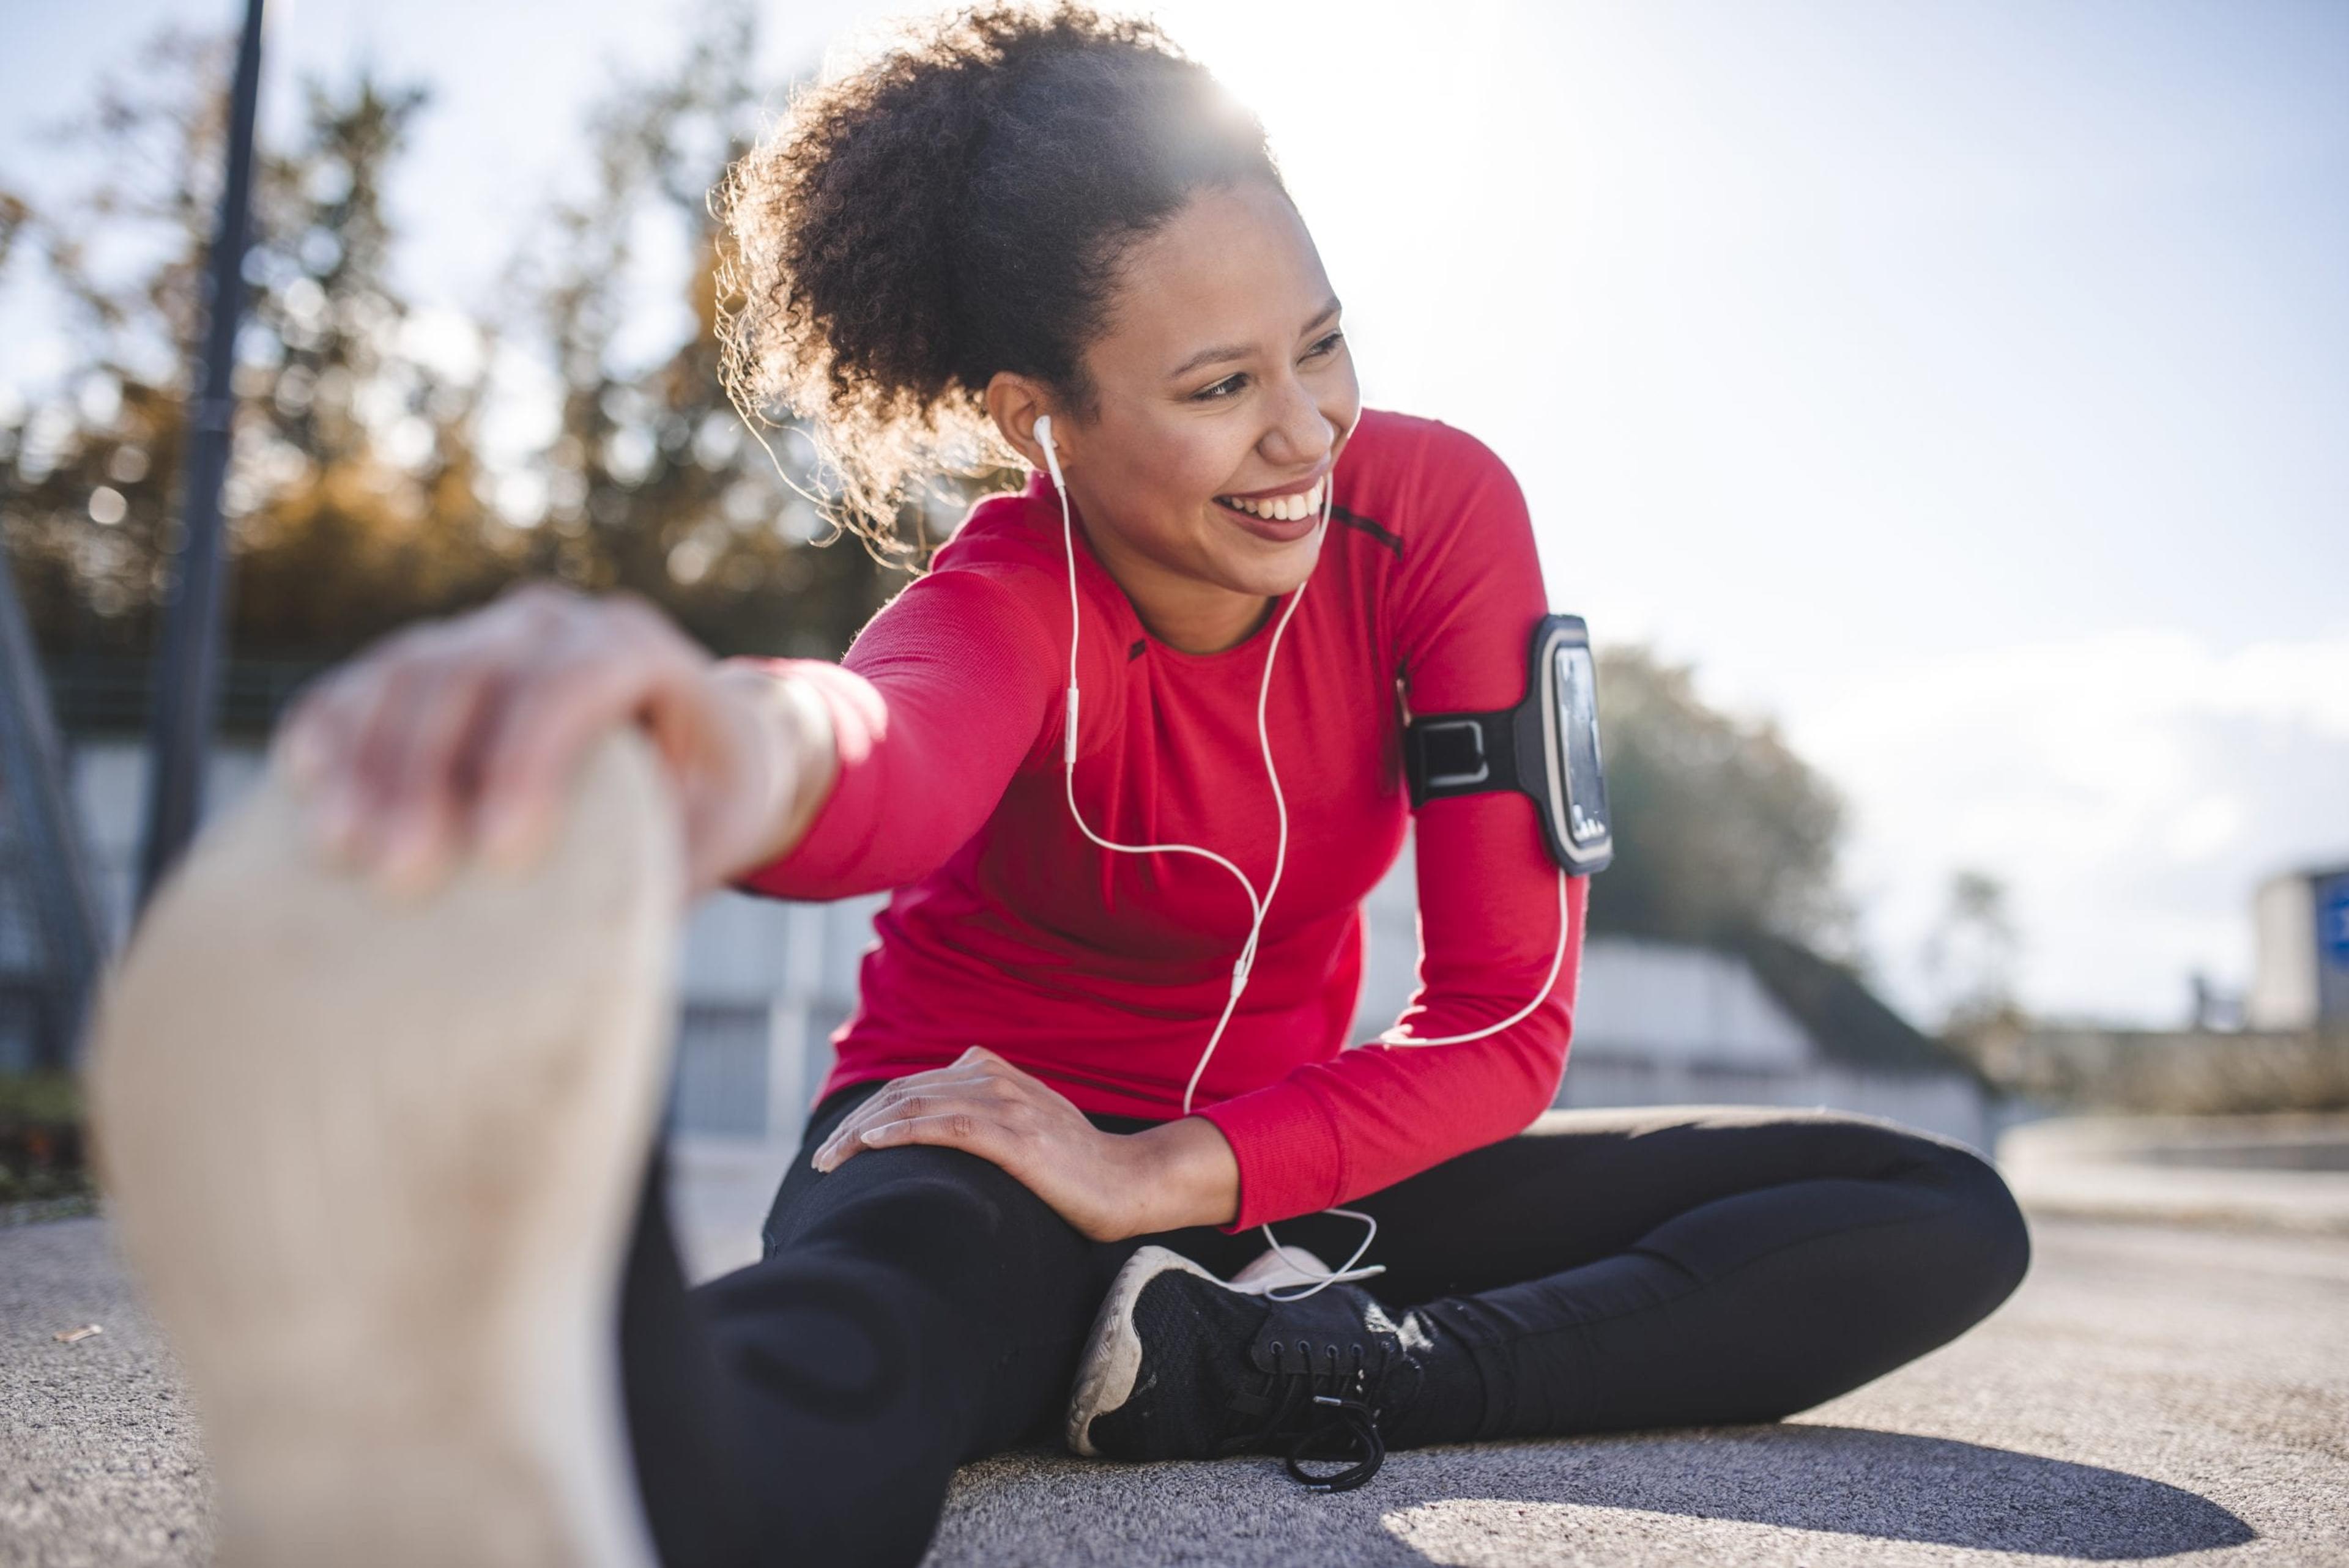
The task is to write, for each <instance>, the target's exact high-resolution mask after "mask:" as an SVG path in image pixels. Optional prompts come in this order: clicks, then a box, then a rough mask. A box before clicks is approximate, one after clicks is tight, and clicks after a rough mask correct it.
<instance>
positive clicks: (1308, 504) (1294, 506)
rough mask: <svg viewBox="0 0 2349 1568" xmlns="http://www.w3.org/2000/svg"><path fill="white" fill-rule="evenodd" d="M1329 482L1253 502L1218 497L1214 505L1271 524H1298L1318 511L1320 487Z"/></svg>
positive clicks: (1314, 483) (1244, 498)
mask: <svg viewBox="0 0 2349 1568" xmlns="http://www.w3.org/2000/svg"><path fill="white" fill-rule="evenodd" d="M1329 482H1330V481H1329V480H1326V479H1319V480H1314V481H1313V485H1312V488H1311V489H1309V490H1299V491H1298V492H1297V493H1296V494H1295V495H1275V496H1263V497H1259V498H1257V499H1254V500H1250V499H1248V498H1247V497H1244V496H1233V495H1219V496H1217V497H1216V505H1217V506H1223V507H1229V508H1230V509H1231V510H1232V511H1244V512H1246V513H1247V514H1248V515H1249V516H1250V517H1261V518H1264V519H1266V520H1267V521H1272V522H1299V521H1303V520H1304V519H1306V518H1309V517H1312V516H1314V515H1316V514H1317V513H1319V511H1320V510H1321V487H1322V486H1324V485H1326V484H1328V483H1329Z"/></svg>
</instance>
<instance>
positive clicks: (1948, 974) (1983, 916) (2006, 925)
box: [1921, 871, 2022, 1041]
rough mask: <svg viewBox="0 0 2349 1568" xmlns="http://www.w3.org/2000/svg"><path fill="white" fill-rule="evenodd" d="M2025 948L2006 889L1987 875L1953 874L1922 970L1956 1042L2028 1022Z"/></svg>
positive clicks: (1948, 1033) (1927, 944)
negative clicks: (2019, 998) (2021, 991)
mask: <svg viewBox="0 0 2349 1568" xmlns="http://www.w3.org/2000/svg"><path fill="white" fill-rule="evenodd" d="M2020 949H2021V942H2020V940H2019V938H2018V937H2017V935H2016V933H2015V929H2014V923H2013V919H2012V917H2011V916H2010V915H2009V913H2008V912H2007V892H2006V885H2005V884H2004V883H2003V882H2000V881H1999V880H1998V879H1997V878H1996V877H1993V876H1992V875H1990V874H1989V873H1988V872H1979V871H1959V872H1953V873H1951V877H1950V887H1949V893H1948V898H1947V901H1946V902H1945V903H1944V904H1943V906H1942V910H1941V913H1940V918H1939V919H1938V920H1936V921H1935V922H1934V923H1933V929H1932V931H1931V932H1930V934H1928V935H1927V936H1926V938H1925V947H1924V952H1923V954H1922V955H1921V956H1922V960H1923V964H1922V967H1923V969H1924V972H1925V979H1926V982H1927V984H1929V985H1931V987H1932V988H1933V991H1934V993H1935V996H1936V999H1937V1001H1938V1003H1939V1005H1940V1012H1941V1025H1940V1026H1941V1033H1942V1034H1943V1035H1945V1036H1947V1037H1950V1038H1951V1039H1952V1040H1959V1041H1965V1040H1971V1039H1976V1038H1979V1037H1983V1036H1985V1035H1987V1034H1990V1033H1992V1032H1993V1031H1996V1030H2000V1029H2006V1028H2011V1027H2013V1026H2017V1025H2019V1024H2020V1023H2021V1022H2022V1009H2021V1007H2020V1006H2019V1005H2018V1004H2017V1003H2016V1001H2015V995H2014V965H2015V959H2016V956H2017V954H2018V953H2019V951H2020Z"/></svg>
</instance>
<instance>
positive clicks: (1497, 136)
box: [0, 0, 2349, 1023]
mask: <svg viewBox="0 0 2349 1568" xmlns="http://www.w3.org/2000/svg"><path fill="white" fill-rule="evenodd" d="M915 8H916V9H918V8H920V7H915ZM238 9H240V7H239V6H237V5H235V4H234V3H233V0H201V3H199V0H110V3H109V5H106V6H104V7H97V6H41V7H37V8H35V7H31V6H21V7H12V8H11V14H10V15H9V16H8V18H7V20H6V22H5V28H6V34H7V40H8V43H9V47H8V48H6V49H5V51H0V169H5V170H7V171H8V172H9V173H10V174H12V175H13V174H16V173H18V172H19V171H23V170H27V169H32V168H36V167H37V162H36V160H39V159H41V158H42V157H44V156H45V155H44V154H42V153H41V152H40V150H38V148H37V146H36V143H34V142H33V141H32V139H30V135H29V131H30V128H32V127H34V126H36V125H38V124H40V123H44V122H47V121H48V120H52V119H56V118H57V116H59V115H60V114H63V113H65V112H67V111H69V110H70V109H71V108H73V106H74V104H75V102H76V100H77V98H78V95H80V94H81V93H82V92H84V91H85V90H86V86H87V84H88V82H89V81H90V79H91V77H92V75H93V73H94V72H96V71H97V70H98V69H99V68H100V67H102V66H103V65H104V64H105V63H106V62H107V61H108V60H109V59H110V58H113V57H118V56H119V53H120V52H121V51H123V50H124V48H125V47H126V46H127V45H129V43H130V42H132V41H135V40H137V39H139V38H141V37H143V36H145V35H146V33H147V31H148V30H149V28H150V26H152V25H153V24H155V23H157V22H160V20H162V19H164V18H166V17H173V18H178V19H180V20H182V21H186V22H191V23H203V24H225V23H226V22H227V21H229V20H230V19H231V17H232V15H233V14H234V13H235V12H236V11H237V10H238ZM904 9H907V7H905V6H885V5H863V4H857V3H854V0H794V3H793V4H792V5H780V4H778V5H773V6H771V8H770V10H769V13H768V28H767V37H766V49H767V53H768V54H769V56H770V63H771V66H772V67H774V68H775V69H776V70H777V71H778V72H779V73H780V72H781V71H782V70H784V69H787V68H789V67H792V66H794V65H798V64H801V63H804V62H807V61H810V60H812V59H813V58H814V57H816V56H817V55H818V54H819V53H820V52H821V51H822V49H823V47H825V46H827V44H829V43H831V42H832V41H833V40H834V39H836V38H837V37H839V36H841V34H842V33H843V29H846V28H850V27H853V26H857V25H860V24H861V23H862V22H864V21H865V20H869V19H870V18H871V17H872V16H874V15H880V14H884V13H886V12H890V11H898V10H904ZM1154 10H1155V11H1156V12H1157V14H1158V15H1161V16H1162V18H1163V19H1164V21H1165V22H1166V24H1167V26H1169V28H1170V30H1171V31H1172V32H1173V33H1174V36H1176V37H1177V38H1178V39H1179V40H1181V41H1183V42H1184V43H1185V45H1186V46H1189V47H1190V48H1192V49H1193V51H1194V52H1195V53H1196V54H1198V55H1200V56H1201V57H1204V58H1206V60H1208V61H1209V62H1210V63H1211V64H1213V65H1214V66H1216V67H1217V69H1218V70H1219V71H1221V72H1222V73H1223V75H1224V76H1225V77H1226V80H1227V81H1229V82H1230V83H1231V85H1232V86H1233V87H1234V88H1236V89H1237V90H1238V92H1239V93H1240V94H1241V96H1242V97H1244V98H1247V100H1248V101H1249V102H1251V103H1252V104H1253V105H1255V106H1256V108H1257V109H1258V111H1259V112H1260V113H1262V114H1263V115H1264V117H1265V119H1266V121H1267V123H1268V126H1269V128H1270V129H1271V131H1272V134H1273V138H1274V142H1275V145H1276V148H1277V150H1278V152H1279V153H1280V155H1281V157H1282V160H1283V162H1284V165H1285V167H1286V169H1287V170H1288V174H1289V176H1290V180H1291V183H1292V186H1293V188H1294V190H1295V192H1296V194H1297V196H1298V199H1299V202H1300V204H1301V205H1302V207H1303V208H1304V211H1305V213H1306V216H1307V218H1308V219H1309V222H1311V223H1312V225H1313V227H1314V231H1315V233H1316V235H1317V237H1318V239H1319V242H1320V244H1321V246H1322V250H1323V253H1324V256H1325V259H1326V261H1327V262H1328V264H1329V268H1330V274H1331V276H1332V277H1333V279H1334V280H1335V281H1336V283H1337V285H1338V288H1339V291H1340V294H1341V295H1343V297H1344V298H1345V301H1346V304H1347V310H1348V325H1349V328H1350V333H1351V335H1352V336H1353V339H1354V344H1355V352H1356V355H1357V357H1358V359H1359V362H1360V363H1361V366H1362V369H1363V374H1364V377H1365V381H1366V384H1367V388H1368V390H1369V392H1370V394H1371V398H1372V400H1373V401H1374V402H1377V403H1379V404H1381V405H1382V406H1387V407H1401V408H1405V409H1408V410H1411V411H1413V412H1417V413H1423V414H1430V415H1434V416H1436V417H1438V418H1444V419H1445V420H1447V421H1449V422H1451V423H1453V424H1455V425H1458V426H1461V427H1463V428H1466V429H1469V430H1471V431H1474V432H1475V434H1477V435H1479V436H1481V437H1482V438H1485V440H1486V441H1487V442H1489V443H1490V444H1491V445H1493V446H1494V447H1495V449H1498V450H1499V451H1500V452H1501V454H1502V455H1503V456H1504V457H1505V458H1506V459H1508V460H1509V462H1510V463H1511V464H1512V465H1513V466H1514V468H1515V469H1516V472H1517V474H1518V476H1519V478H1520V479H1521V480H1523V482H1524V484H1525V487H1526V490H1527V492H1528V494H1529V496H1530V498H1531V500H1532V502H1533V507H1534V513H1535V516H1536V518H1537V522H1538V525H1539V527H1540V529H1541V534H1542V549H1543V554H1544V558H1545V561H1546V563H1547V573H1548V577H1549V586H1550V597H1551V601H1552V603H1553V604H1554V605H1555V606H1556V607H1557V608H1559V609H1568V610H1574V611H1578V612H1580V613H1582V614H1587V615H1588V617H1589V618H1590V620H1591V624H1592V626H1593V629H1594V632H1595V634H1597V635H1598V636H1599V638H1600V639H1601V640H1602V641H1604V640H1609V639H1612V640H1623V639H1630V638H1639V639H1645V640H1650V641H1652V642H1653V643H1654V644H1656V645H1658V646H1659V647H1661V649H1662V650H1664V651H1665V652H1666V653H1668V654H1671V655H1675V656H1679V657H1683V658H1686V659H1690V660H1692V661H1694V662H1695V663H1696V664H1697V665H1698V666H1699V668H1700V670H1701V672H1702V683H1703V686H1704V689H1705V690H1706V691H1707V692H1708V694H1709V695H1711V696H1713V697H1714V698H1715V699H1716V700H1720V701H1723V702H1725V703H1727V704H1730V705H1732V706H1733V707H1737V708H1739V709H1741V710H1743V711H1747V712H1755V713H1768V714H1771V715H1775V717H1778V718H1779V719H1780V720H1781V721H1782V722H1783V723H1784V724H1785V727H1787V729H1788V731H1789V733H1790V734H1791V736H1792V738H1793V739H1794V741H1795V745H1796V746H1797V748H1799V749H1801V750H1802V751H1803V752H1804V754H1805V755H1806V756H1807V757H1809V758H1811V759H1812V760H1813V761H1814V762H1816V764H1818V765H1819V766H1820V767H1822V768H1823V769H1826V771H1827V773H1828V774H1830V775H1831V776H1832V777H1833V778H1834V779H1836V781H1837V783H1838V784H1839V785H1840V786H1841V787H1842V788H1843V789H1845V791H1846V792H1847V794H1848V796H1849V798H1850V799H1851V802H1852V805H1853V808H1854V818H1855V827H1856V832H1855V836H1854V840H1853V843H1852V848H1851V854H1850V858H1849V861H1848V872H1849V880H1850V883H1851V886H1852V889H1853V892H1855V894H1856V895H1857V898H1858V899H1859V901H1860V904H1861V909H1862V913H1863V925H1862V932H1863V935H1864V939H1865V943H1866V946H1867V948H1868V952H1869V953H1870V954H1871V955H1872V957H1873V958H1874V960H1875V962H1876V964H1877V965H1878V971H1879V973H1880V975H1882V977H1883V978H1884V979H1885V981H1886V982H1887V983H1888V985H1889V986H1890V987H1891V989H1892V991H1893V992H1894V994H1895V995H1898V996H1899V997H1901V998H1904V999H1907V1000H1909V1001H1910V1002H1912V1003H1920V1002H1921V1001H1922V999H1923V997H1924V996H1925V995H1926V990H1925V987H1924V985H1923V982H1922V977H1921V975H1920V973H1919V971H1918V968H1917V962H1916V961H1917V956H1918V952H1919V948H1920V944H1921V940H1922V937H1923V934H1924V932H1925V930H1926V928H1927V926H1928V924H1929V923H1930V918H1931V916H1932V914H1933V913H1935V911H1936V909H1937V908H1938V906H1939V903H1940V898H1941V894H1942V890H1943V888H1944V886H1945V885H1946V882H1947V878H1948V875H1949V873H1950V872H1951V870H1953V869H1955V868H1958V867H1961V866H1963V867H1974V868H1980V869H1982V870H1985V871H1989V872H1993V873H1995V874H1997V875H1998V876H2000V877H2002V879H2004V880H2005V881H2006V882H2008V884H2009V885H2010V887H2011V888H2012V890H2013V897H2014V903H2015V913H2016V915H2017V917H2018V923H2019V924H2020V926H2021V928H2022V933H2023V940H2024V965H2023V976H2022V978H2023V991H2024V995H2025V999H2026V1001H2027V1002H2029V1003H2030V1004H2032V1005H2033V1006H2036V1007H2039V1008H2041V1009H2044V1010H2047V1011H2051V1012H2059V1013H2065V1014H2094V1015H2097V1016H2106V1017H2116V1018H2128V1019H2139V1020H2145V1021H2149V1022H2157V1023H2160V1022H2169V1021H2173V1020H2174V1019H2175V1018H2176V1017H2177V1016H2178V1015H2179V1014H2180V1012H2181V1011H2182V1009H2183V1007H2184V1006H2185V997H2186V978H2185V977H2186V975H2187V974H2188V972H2189V970H2193V969H2197V968H2199V969H2201V970H2203V971H2204V972H2206V973H2208V974H2210V975H2214V976H2216V977H2218V978H2220V979H2221V980H2222V981H2225V982H2229V983H2232V984H2240V982H2242V981H2243V980H2244V979H2245V978H2246V977H2247V976H2248V973H2249V968H2250V963H2251V934H2250V920H2249V903H2250V898H2251V891H2252V889H2253V887H2254V886H2255V885H2256V883H2257V882H2258V881H2259V880H2260V879H2261V877H2262V876H2265V875H2267V874H2269V873H2271V872H2276V871H2279V870H2282V869H2285V868H2288V867H2293V866H2300V865H2306V864H2313V863H2319V862H2328V863H2337V862H2341V861H2349V199H2344V192H2349V6H2343V5H2337V4H2324V3H2321V0H2320V3H2307V4H2292V3H2283V0H2209V3H2203V4H2181V3H2177V0H2066V3H2064V4H2061V5H2050V4H2046V3H2044V0H2002V3H1992V0H1905V3H1904V4H1901V5H1875V4H1869V3H1868V0H1768V3H1763V0H1622V3H1619V4H1606V5H1599V4H1557V3H1542V0H1527V3H1524V4H1516V5H1510V4H1500V3H1481V4H1480V3H1472V0H1445V3H1444V4H1443V5H1427V4H1425V3H1424V0H1421V3H1416V4H1412V5H1397V4H1385V3H1381V0H1355V3H1352V4H1349V5H1329V4H1326V3H1317V4H1311V5H1305V4H1289V3H1276V0H1174V3H1170V4H1164V5H1158V6H1155V7H1154ZM681 15H683V13H681V12H678V11H674V10H670V9H668V8H667V7H665V6H663V5H640V4H629V3H625V0H565V3H564V4H563V5H554V4H549V3H543V0H533V3H530V4H523V3H520V0H509V3H505V4H500V5H481V4H479V3H478V0H461V3H460V0H408V3H407V4H405V5H400V6H398V7H395V8H388V9H387V8H382V7H377V6H372V5H363V4H361V3H360V0H296V3H295V4H293V5H285V6H281V7H279V8H278V10H277V19H276V23H275V36H274V39H273V45H272V47H273V50H274V53H273V56H272V73H271V76H270V78H269V81H268V85H267V87H266V88H265V91H266V92H267V93H268V94H269V101H270V111H271V112H272V113H283V112H284V111H285V110H286V109H288V108H290V107H291V105H292V102H293V98H292V94H291V92H290V90H289V89H290V87H291V84H292V77H291V74H290V73H292V72H293V71H295V70H298V69H310V70H326V71H341V70H344V69H347V67H349V66H350V65H351V64H352V63H353V62H354V61H356V60H357V59H359V58H360V57H363V56H364V57H371V58H373V59H374V60H376V61H377V62H378V63H379V64H381V65H383V66H385V67H388V68H390V69H391V70H392V71H394V72H396V73H399V74H404V75H409V76H418V77H424V78H426V79H429V81H430V82H432V83H433V84H434V86H435V88H436V89H437V95H438V97H437V106H436V107H435V108H433V109H432V110H431V111H430V113H429V118H428V119H427V120H426V122H425V124H424V127H423V130H422V135H421V138H420V140H419V147H418V150H417V152H416V155H415V157H414V159H413V160H412V162H411V165H410V167H409V171H408V174H407V177H406V183H405V184H404V185H403V186H402V187H401V188H400V189H399V191H398V205H399V212H400V215H401V217H402V218H403V220H404V222H405V223H406V225H407V227H408V230H409V235H410V237H411V241H412V243H411V246H410V249H409V254H408V263H409V279H410V282H411V284H412V287H413V290H414V292H415V294H417V295H418V296H419V298H420V299H422V300H425V301H427V302H430V301H436V300H437V301H444V302H449V303H453V304H469V303H472V302H477V301H480V300H481V299H482V298H484V297H485V296H486V294H487V291H488V290H489V288H490V287H491V284H492V280H493V279H494V277H495V274H496V273H497V270H498V268H499V267H500V266H501V265H502V263H503V262H504V260H505V258H506V257H507V255H508V254H509V253H511V250H512V244H513V240H514V236H515V234H516V233H517V232H518V231H517V227H516V226H517V224H518V223H520V222H523V216H524V215H525V214H526V213H527V212H528V211H530V210H531V199H532V198H533V197H534V196H535V194H536V193H539V192H543V191H545V190H546V189H547V188H548V187H549V186H550V185H553V184H557V183H560V182H561V181H564V180H565V179H566V178H567V171H566V170H564V159H565V158H566V156H568V155H569V154H570V153H571V151H572V148H571V146H570V144H569V142H568V141H567V139H566V135H567V132H568V131H569V129H570V128H571V127H572V126H573V125H574V124H575V117H576V110H577V108H579V106H580V105H581V104H582V103H583V102H584V101H585V100H586V99H587V98H590V97H592V96H594V94H595V92H596V91H597V90H598V88H600V87H601V86H602V85H603V84H604V82H605V80H606V75H605V73H606V71H607V69H608V67H610V66H611V65H613V64H614V63H615V62H620V63H626V62H644V61H648V60H653V59H657V58H659V57H661V56H662V54H663V52H664V51H665V50H668V49H671V48H673V47H674V46H675V39H676V37H677V34H678V18H679V17H680V16H681ZM1437 18H1440V26H1438V25H1434V23H1435V19H1437ZM30 310H31V307H30V306H28V305H27V304H26V303H25V301H24V299H23V297H22V291H17V294H16V295H15V296H13V297H12V298H10V299H7V300H0V342H6V343H7V344H8V345H9V347H8V349H7V350H6V351H5V358H0V386H6V385H12V384H13V385H18V386H27V387H29V386H36V385H38V384H39V383H40V381H41V379H42V378H43V377H44V376H45V375H46V374H48V373H52V372H53V371H54V368H55V360H54V357H53V351H51V350H49V349H47V348H45V347H44V346H43V340H42V333H41V322H40V321H39V320H38V319H37V316H36V315H28V312H29V311H30ZM678 319H679V318H678V312H677V310H676V309H675V307H674V306H673V305H671V304H668V303H667V301H666V300H664V299H658V298H655V299H649V300H648V302H647V309H646V311H645V313H644V316H643V319H642V321H641V323H640V325H639V328H638V330H639V332H640V333H641V334H642V335H643V339H644V342H645V346H646V347H647V351H648V352H649V351H651V350H653V349H657V348H659V347H664V346H666V344H665V343H664V342H663V341H662V340H663V338H664V337H665V335H668V334H671V333H673V332H675V331H676V330H678V325H677V324H678Z"/></svg>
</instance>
